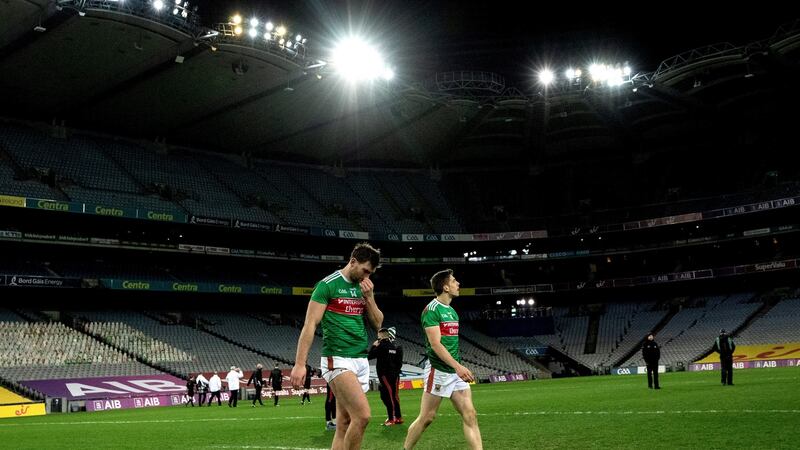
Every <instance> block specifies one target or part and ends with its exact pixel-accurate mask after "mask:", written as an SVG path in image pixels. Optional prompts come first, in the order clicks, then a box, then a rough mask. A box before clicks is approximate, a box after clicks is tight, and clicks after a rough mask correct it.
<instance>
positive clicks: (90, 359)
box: [0, 322, 129, 367]
mask: <svg viewBox="0 0 800 450" xmlns="http://www.w3.org/2000/svg"><path fill="white" fill-rule="evenodd" d="M0 336H2V341H3V342H5V343H9V345H7V346H4V348H3V349H2V350H0V366H4V367H15V366H25V365H54V366H60V365H65V364H83V363H102V362H106V363H118V362H125V361H128V360H129V358H128V357H127V356H125V355H124V354H122V353H120V352H118V351H116V350H114V349H113V348H111V347H109V346H107V345H105V344H102V343H100V342H97V341H95V340H94V339H92V338H90V337H89V336H86V335H83V334H81V333H78V332H76V331H75V330H72V329H71V328H68V327H67V326H66V325H63V324H60V323H56V322H49V323H44V322H40V323H20V322H3V323H0Z"/></svg>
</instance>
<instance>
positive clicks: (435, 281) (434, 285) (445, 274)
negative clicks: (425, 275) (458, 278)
mask: <svg viewBox="0 0 800 450" xmlns="http://www.w3.org/2000/svg"><path fill="white" fill-rule="evenodd" d="M451 276H453V269H444V270H441V271H439V272H436V273H435V274H433V276H432V277H431V289H433V292H435V293H436V295H442V292H444V285H445V284H447V280H449V279H450V277H451Z"/></svg>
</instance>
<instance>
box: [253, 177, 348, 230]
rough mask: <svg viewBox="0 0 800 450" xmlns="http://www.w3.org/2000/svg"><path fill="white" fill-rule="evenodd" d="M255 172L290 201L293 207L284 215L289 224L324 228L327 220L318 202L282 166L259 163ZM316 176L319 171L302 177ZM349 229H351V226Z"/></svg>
mask: <svg viewBox="0 0 800 450" xmlns="http://www.w3.org/2000/svg"><path fill="white" fill-rule="evenodd" d="M255 170H256V171H257V172H258V173H259V174H261V176H263V177H264V178H266V179H267V180H269V181H270V182H271V183H273V184H275V185H276V186H277V187H278V189H279V190H280V192H281V193H282V194H283V195H284V196H286V197H288V198H290V199H291V200H292V203H293V207H292V208H290V209H288V210H287V211H286V213H285V216H286V219H287V220H288V221H289V223H293V224H302V225H306V226H308V225H312V226H318V227H325V226H326V223H327V218H326V217H325V214H324V211H323V210H322V205H321V203H320V201H319V200H314V198H313V197H311V196H310V195H309V194H308V193H307V192H306V191H305V190H304V189H303V188H302V187H301V186H300V185H299V184H298V183H299V180H297V179H295V178H294V177H292V176H291V175H289V173H288V172H287V171H286V170H285V168H284V166H282V165H277V164H272V163H266V162H261V163H259V164H258V165H256V168H255ZM318 175H319V171H317V170H309V171H308V172H306V173H305V175H304V176H305V177H310V178H312V179H316V178H317V176H318ZM350 227H352V225H351V226H350Z"/></svg>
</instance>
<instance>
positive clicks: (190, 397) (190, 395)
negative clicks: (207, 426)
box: [184, 375, 194, 408]
mask: <svg viewBox="0 0 800 450" xmlns="http://www.w3.org/2000/svg"><path fill="white" fill-rule="evenodd" d="M186 397H187V401H186V405H184V406H189V403H191V404H192V408H194V378H192V376H191V375H189V379H187V380H186Z"/></svg>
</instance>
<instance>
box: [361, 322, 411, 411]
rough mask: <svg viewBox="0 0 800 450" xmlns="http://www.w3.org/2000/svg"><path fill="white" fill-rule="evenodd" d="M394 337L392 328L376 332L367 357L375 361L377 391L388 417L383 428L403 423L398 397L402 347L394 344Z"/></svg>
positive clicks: (394, 333)
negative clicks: (375, 337) (378, 386)
mask: <svg viewBox="0 0 800 450" xmlns="http://www.w3.org/2000/svg"><path fill="white" fill-rule="evenodd" d="M396 335H397V332H396V330H395V328H394V327H391V328H386V327H384V328H381V329H380V330H378V339H377V340H376V341H375V342H373V343H372V346H371V347H370V348H369V354H368V356H367V358H369V359H376V360H377V367H376V369H377V371H378V382H379V383H380V388H379V390H380V393H381V400H382V401H383V404H384V405H386V414H387V416H388V418H387V419H386V421H385V422H383V424H384V425H385V426H392V425H395V424H401V423H403V416H402V415H401V414H400V396H399V395H398V388H399V387H400V386H399V385H400V369H401V368H402V367H403V347H401V346H399V345H397V344H396V343H395V337H396Z"/></svg>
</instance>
